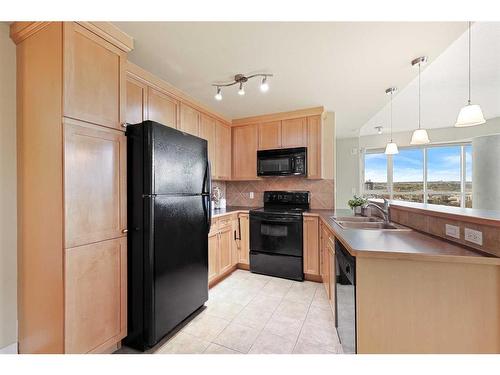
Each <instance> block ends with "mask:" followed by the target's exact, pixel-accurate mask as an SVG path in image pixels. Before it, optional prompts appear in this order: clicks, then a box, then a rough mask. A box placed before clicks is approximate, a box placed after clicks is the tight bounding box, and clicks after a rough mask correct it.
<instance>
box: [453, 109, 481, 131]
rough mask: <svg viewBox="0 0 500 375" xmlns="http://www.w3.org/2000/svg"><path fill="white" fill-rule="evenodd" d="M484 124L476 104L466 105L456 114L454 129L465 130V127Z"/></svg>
mask: <svg viewBox="0 0 500 375" xmlns="http://www.w3.org/2000/svg"><path fill="white" fill-rule="evenodd" d="M485 122H486V120H485V119H484V116H483V111H481V107H480V106H479V105H478V104H467V105H466V106H465V107H463V108H462V109H461V110H460V112H459V113H458V117H457V122H456V123H455V127H457V128H465V127H467V126H476V125H481V124H484V123H485Z"/></svg>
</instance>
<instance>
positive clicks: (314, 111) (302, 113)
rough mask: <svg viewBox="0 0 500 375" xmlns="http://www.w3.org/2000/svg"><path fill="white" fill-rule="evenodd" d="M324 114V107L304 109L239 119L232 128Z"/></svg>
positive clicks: (233, 122) (234, 121)
mask: <svg viewBox="0 0 500 375" xmlns="http://www.w3.org/2000/svg"><path fill="white" fill-rule="evenodd" d="M324 113H325V108H324V107H313V108H304V109H298V110H294V111H288V112H278V113H269V114H265V115H259V116H251V117H244V118H238V119H234V120H233V121H232V126H240V125H249V124H257V123H261V122H271V121H279V120H290V119H294V118H298V117H308V116H316V115H323V114H324Z"/></svg>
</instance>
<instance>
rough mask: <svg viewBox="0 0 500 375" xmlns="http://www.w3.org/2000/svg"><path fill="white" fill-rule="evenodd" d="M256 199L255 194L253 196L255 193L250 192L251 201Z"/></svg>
mask: <svg viewBox="0 0 500 375" xmlns="http://www.w3.org/2000/svg"><path fill="white" fill-rule="evenodd" d="M253 197H254V194H253V191H251V192H250V199H253Z"/></svg>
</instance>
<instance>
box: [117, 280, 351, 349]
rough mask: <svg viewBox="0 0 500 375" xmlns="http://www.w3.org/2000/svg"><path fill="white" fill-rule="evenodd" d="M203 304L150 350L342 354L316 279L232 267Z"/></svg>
mask: <svg viewBox="0 0 500 375" xmlns="http://www.w3.org/2000/svg"><path fill="white" fill-rule="evenodd" d="M206 305H207V307H206V308H205V309H204V310H203V311H202V312H200V313H199V314H198V315H197V316H196V317H195V318H194V319H192V320H191V321H190V322H189V323H187V324H186V325H185V326H184V327H182V328H181V329H180V330H179V331H178V332H177V333H176V334H175V335H173V336H172V337H171V338H169V339H168V340H167V341H166V342H164V343H162V345H161V346H159V348H155V349H154V350H153V351H154V353H156V354H167V353H171V354H201V353H207V354H246V353H248V354H323V353H324V354H338V353H342V346H341V345H340V343H339V340H338V336H337V331H336V329H335V324H334V320H333V315H332V312H331V310H330V306H329V303H328V300H327V298H326V293H325V290H324V288H323V285H322V284H319V283H313V282H309V281H304V282H296V281H291V280H285V279H279V278H274V277H270V276H264V275H258V274H253V273H250V272H248V271H243V270H237V271H235V272H233V274H232V275H231V276H229V277H228V278H226V279H225V280H223V281H222V282H220V283H219V284H218V285H216V286H215V287H214V288H212V289H210V291H209V300H208V302H207V304H206ZM121 352H122V353H124V352H126V350H125V351H121Z"/></svg>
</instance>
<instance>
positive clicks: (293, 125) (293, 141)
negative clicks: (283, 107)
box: [281, 117, 307, 148]
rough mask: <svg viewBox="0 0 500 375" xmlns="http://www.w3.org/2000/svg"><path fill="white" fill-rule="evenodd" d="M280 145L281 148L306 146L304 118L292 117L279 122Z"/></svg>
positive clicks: (305, 123) (305, 122)
mask: <svg viewBox="0 0 500 375" xmlns="http://www.w3.org/2000/svg"><path fill="white" fill-rule="evenodd" d="M281 145H282V147H283V148H290V147H306V146H307V121H306V118H304V117H300V118H294V119H288V120H283V121H282V122H281Z"/></svg>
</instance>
